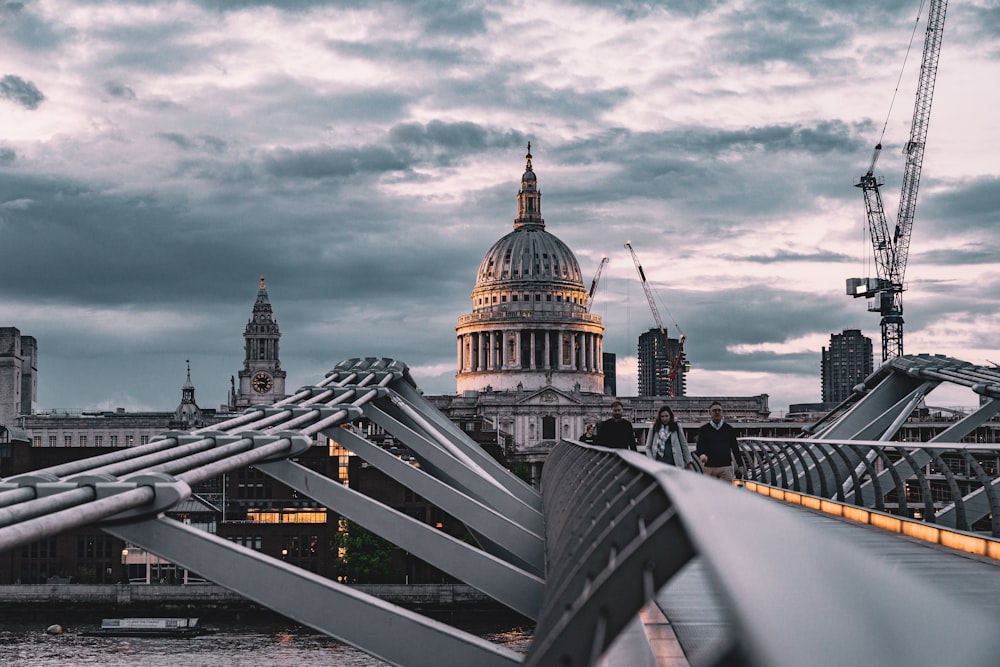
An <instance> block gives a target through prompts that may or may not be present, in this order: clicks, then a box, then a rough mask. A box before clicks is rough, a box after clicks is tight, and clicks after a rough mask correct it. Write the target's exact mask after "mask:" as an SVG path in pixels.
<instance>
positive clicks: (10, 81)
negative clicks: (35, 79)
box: [0, 74, 45, 109]
mask: <svg viewBox="0 0 1000 667" xmlns="http://www.w3.org/2000/svg"><path fill="white" fill-rule="evenodd" d="M0 99H5V100H11V101H12V102H16V103H17V104H20V105H21V106H22V107H24V108H25V109H37V108H38V105H39V104H41V103H42V101H43V100H44V99H45V95H44V94H42V91H40V90H38V87H37V86H36V85H35V84H34V83H32V82H31V81H25V80H24V79H22V78H21V77H19V76H17V75H14V74H7V75H5V76H4V77H3V78H2V79H0Z"/></svg>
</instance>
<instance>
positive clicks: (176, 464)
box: [0, 358, 545, 666]
mask: <svg viewBox="0 0 1000 667" xmlns="http://www.w3.org/2000/svg"><path fill="white" fill-rule="evenodd" d="M362 417H366V418H368V419H369V420H371V421H372V422H374V423H375V424H377V425H378V426H380V427H381V428H383V429H384V430H385V431H386V432H387V433H389V434H390V435H392V436H393V437H394V438H395V439H396V440H398V441H400V442H402V443H404V444H405V445H406V446H407V447H408V448H409V449H410V450H411V451H412V453H413V455H414V457H415V458H416V460H417V462H418V466H413V465H410V464H409V463H404V462H403V461H400V460H399V459H398V458H396V457H395V456H392V455H391V454H389V453H388V452H386V451H384V450H383V449H381V448H380V447H378V446H376V445H374V444H373V443H371V442H369V441H368V440H367V439H366V438H364V437H363V436H362V435H361V434H360V433H359V432H358V431H357V430H356V429H354V428H353V427H352V426H351V424H352V422H355V421H357V420H358V419H360V418H362ZM317 436H323V437H324V439H323V441H322V443H323V444H324V445H325V438H331V439H333V440H335V441H337V442H338V443H339V444H340V445H342V446H344V447H347V448H349V449H352V450H353V451H354V452H355V453H357V454H358V455H360V456H362V457H363V458H365V460H366V461H368V462H369V463H371V464H373V465H377V466H378V467H379V468H380V469H381V470H382V472H384V473H385V474H387V475H389V476H390V477H393V478H394V479H396V480H397V481H399V482H400V483H402V484H404V485H405V486H407V487H408V488H410V489H411V490H413V491H414V492H415V493H416V494H418V495H420V496H422V497H425V498H427V499H428V500H430V501H431V502H433V503H434V504H435V505H437V506H438V507H439V508H441V509H442V510H444V511H446V512H448V513H449V514H450V515H452V516H454V517H455V518H456V519H458V520H460V521H462V522H463V523H464V524H465V525H466V526H468V527H469V530H470V532H471V533H472V535H473V536H474V537H475V538H476V540H477V542H478V545H476V546H473V545H470V544H466V543H465V542H463V541H461V540H458V539H455V538H452V537H450V536H448V535H446V534H444V533H442V532H441V531H439V530H437V529H436V528H434V527H432V526H429V525H427V524H425V523H422V522H420V521H416V520H414V519H412V518H411V517H408V516H406V515H405V514H402V513H401V512H398V511H396V510H393V509H391V508H389V507H386V506H384V505H382V504H380V503H378V502H376V501H374V500H373V499H371V498H368V497H366V496H364V495H362V494H360V493H358V492H356V491H354V490H352V489H349V488H347V487H345V486H343V485H342V484H340V483H339V482H338V481H337V480H334V479H330V478H328V477H325V476H323V475H320V474H317V473H316V472H314V471H312V470H309V469H308V468H305V467H304V466H301V465H299V464H298V463H296V462H295V460H294V459H295V458H296V457H297V456H298V455H299V454H301V453H302V452H304V451H305V450H306V449H308V448H309V447H310V446H312V445H313V443H314V441H315V439H316V438H317ZM251 465H252V466H254V467H255V468H257V469H258V470H260V471H262V472H264V473H265V474H268V475H270V476H272V477H274V478H275V479H278V480H280V481H282V482H283V483H285V484H287V485H288V486H290V487H292V488H294V489H296V490H297V491H298V492H299V493H300V494H303V495H304V496H307V497H310V498H312V499H314V500H316V501H317V502H319V503H320V504H322V505H324V506H326V507H327V508H329V509H330V510H332V511H333V512H335V513H337V514H338V515H339V516H343V517H348V518H350V519H351V520H352V521H355V522H356V523H358V524H360V525H362V526H364V527H365V528H367V529H368V530H370V531H372V532H374V533H376V534H378V535H380V536H381V537H383V538H385V539H387V540H389V541H391V542H393V543H394V544H396V545H398V546H399V547H401V548H403V549H405V550H406V551H409V552H410V553H413V554H415V555H416V556H418V557H420V558H422V559H423V560H424V561H426V562H428V563H429V564H431V565H433V566H435V567H437V568H439V569H441V570H442V571H444V572H447V573H449V574H451V575H452V576H454V577H456V578H458V579H460V580H462V581H464V582H466V583H468V584H470V585H471V586H474V587H476V588H478V589H479V590H481V591H482V592H484V593H486V594H487V595H490V596H491V597H493V598H494V599H496V600H497V601H499V602H501V603H502V604H505V605H506V606H508V607H510V608H511V609H513V610H515V611H517V612H519V613H521V614H522V615H524V616H526V617H528V618H532V619H533V618H535V617H536V616H537V614H538V610H539V608H540V606H541V600H542V596H543V593H544V584H545V582H544V579H543V574H544V541H543V537H542V530H543V519H542V511H541V507H542V501H541V497H540V495H539V494H538V492H537V491H536V490H534V489H532V488H531V487H530V486H528V485H527V484H525V483H524V482H522V481H521V480H520V479H518V478H517V477H515V476H514V475H512V474H511V473H510V472H509V471H507V470H506V469H504V468H503V467H501V466H500V465H499V464H498V463H497V462H496V461H495V460H494V459H493V458H492V457H490V456H489V455H488V454H486V453H485V452H484V451H483V450H482V449H481V448H480V447H479V446H478V445H477V444H476V443H474V442H473V441H472V440H471V439H469V438H468V437H467V436H466V435H465V434H464V433H463V432H462V431H461V430H460V429H458V428H457V427H456V426H455V425H454V424H452V423H451V422H450V421H449V420H448V419H447V418H445V417H444V416H443V415H441V414H440V413H439V412H438V411H437V410H436V409H435V408H434V407H433V406H432V405H431V404H430V403H429V402H428V401H427V400H426V399H424V398H423V396H422V395H421V394H420V393H419V392H418V391H417V389H416V386H415V384H414V383H413V380H412V379H411V378H410V376H409V372H408V369H407V368H406V366H405V365H404V364H402V363H400V362H397V361H394V360H390V359H373V358H370V359H352V360H348V361H345V362H342V363H341V364H338V365H337V366H336V367H335V368H334V370H333V371H331V372H330V373H329V374H328V375H327V376H326V378H325V379H324V381H323V382H321V383H320V384H319V385H317V386H313V387H303V388H301V389H299V390H298V391H297V392H296V393H295V394H294V395H293V396H291V397H289V398H287V399H285V400H282V401H280V402H278V403H275V404H274V405H273V406H261V407H252V408H249V409H248V410H246V411H245V413H244V414H242V415H240V416H239V417H236V418H234V419H231V420H229V421H226V422H223V423H220V424H217V425H215V426H213V427H211V428H206V429H197V430H193V431H190V432H187V431H183V432H180V431H179V432H168V433H164V434H162V435H160V436H158V437H157V438H155V439H154V440H153V441H152V442H150V443H149V444H147V445H142V446H139V447H130V448H127V449H122V450H119V451H116V452H113V453H110V454H106V455H102V456H97V457H93V458H90V459H85V460H80V461H74V462H71V463H67V464H63V465H59V466H53V467H51V468H46V469H43V470H37V471H34V472H32V473H30V474H26V475H19V476H17V477H13V478H9V479H5V480H3V481H2V482H0V550H6V549H11V548H14V547H17V546H21V545H24V544H28V543H31V542H33V541H35V540H38V539H41V538H43V537H46V536H49V535H54V534H57V533H60V532H63V531H65V530H68V529H70V528H75V527H80V526H84V525H89V524H95V523H96V524H98V525H100V526H101V528H102V529H103V530H105V531H106V532H108V533H111V534H113V535H116V536H118V537H120V538H122V539H124V540H127V541H128V542H130V543H132V544H136V545H138V546H140V547H142V548H144V549H146V550H148V551H150V552H152V553H155V554H157V555H158V556H160V557H162V558H165V559H167V560H170V561H172V562H174V563H177V564H179V565H181V566H183V567H185V568H187V569H189V570H191V571H193V572H197V573H199V574H200V575H201V576H203V577H206V578H208V579H210V580H212V581H214V582H216V583H218V584H220V585H222V586H225V587H226V588H229V589H230V590H233V591H235V592H237V593H239V594H241V595H243V596H244V597H246V598H248V599H250V600H253V601H255V602H258V603H260V604H262V605H264V606H267V607H269V608H271V609H274V610H275V611H278V612H280V613H282V614H284V615H285V616H287V617H289V618H292V619H295V620H297V621H299V622H301V623H303V624H305V625H308V626H310V627H313V628H315V629H317V630H319V631H321V632H324V633H326V634H328V635H330V636H332V637H336V638H337V639H340V640H341V641H344V642H346V643H348V644H351V645H354V646H357V647H359V648H361V649H362V650H364V651H366V652H368V653H370V654H371V655H374V656H376V657H378V658H380V659H382V660H385V661H386V662H389V663H390V664H395V665H407V666H410V665H428V666H431V665H434V666H437V665H440V664H441V655H442V654H445V655H448V656H450V659H451V660H453V661H454V664H469V665H472V664H475V665H511V664H520V663H521V661H522V658H523V656H522V655H521V654H519V653H516V652H514V651H511V650H509V649H506V648H504V647H501V646H498V645H495V644H492V643H491V642H488V641H486V640H484V639H481V638H479V637H477V636H475V635H472V634H470V633H466V632H463V631H461V630H458V629H456V628H453V627H451V626H449V625H447V624H443V623H440V622H437V621H433V620H431V619H428V618H426V617H423V616H421V615H420V614H415V613H413V612H411V611H408V610H406V609H404V608H401V607H397V606H395V605H391V604H388V603H385V602H383V601H381V600H379V599H378V598H375V597H372V596H369V595H365V594H363V593H359V592H357V591H355V590H353V589H351V588H350V587H348V586H344V585H341V584H339V583H337V582H334V581H331V580H328V579H325V578H322V577H319V576H317V575H314V574H311V573H309V572H306V571H304V570H301V569H299V568H296V567H294V566H291V565H289V564H287V563H285V562H283V561H280V560H277V559H274V558H271V557H268V556H266V555H263V554H260V553H258V552H256V551H253V550H249V549H246V548H243V547H241V546H239V545H237V544H235V543H233V542H230V541H228V540H224V539H221V538H218V537H215V536H214V535H211V534H209V533H206V532H203V531H199V530H195V529H192V528H190V527H188V526H185V525H183V524H181V523H179V522H177V521H174V520H171V519H168V518H164V516H163V513H164V512H165V511H166V510H169V509H170V508H171V507H173V506H174V505H176V504H177V503H179V502H181V501H183V500H185V499H186V498H188V497H189V496H190V494H191V487H192V486H194V485H195V484H197V483H199V482H203V481H206V480H208V479H211V478H213V477H216V476H218V475H221V474H223V473H226V472H230V471H233V470H237V469H240V468H245V467H247V466H251ZM388 628H391V631H388V630H387V629H388Z"/></svg>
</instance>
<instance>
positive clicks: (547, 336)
mask: <svg viewBox="0 0 1000 667" xmlns="http://www.w3.org/2000/svg"><path fill="white" fill-rule="evenodd" d="M542 333H543V334H545V359H544V360H543V363H542V368H544V369H545V370H549V369H550V368H552V364H551V363H550V360H551V356H550V355H551V349H550V348H551V346H550V342H551V338H552V332H551V331H549V330H548V329H546V330H545V331H543V332H542Z"/></svg>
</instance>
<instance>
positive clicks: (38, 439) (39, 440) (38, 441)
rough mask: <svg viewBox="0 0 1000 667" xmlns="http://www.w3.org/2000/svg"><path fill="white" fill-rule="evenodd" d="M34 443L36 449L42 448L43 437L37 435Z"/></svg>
mask: <svg viewBox="0 0 1000 667" xmlns="http://www.w3.org/2000/svg"><path fill="white" fill-rule="evenodd" d="M32 442H33V443H34V446H35V447H41V446H42V436H40V435H36V436H35V438H34V440H33V441H32Z"/></svg>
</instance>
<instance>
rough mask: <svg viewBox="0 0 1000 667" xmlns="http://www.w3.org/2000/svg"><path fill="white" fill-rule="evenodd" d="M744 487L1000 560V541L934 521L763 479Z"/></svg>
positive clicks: (852, 519) (747, 482)
mask: <svg viewBox="0 0 1000 667" xmlns="http://www.w3.org/2000/svg"><path fill="white" fill-rule="evenodd" d="M743 487H744V488H746V489H747V490H749V491H754V492H755V493H759V494H760V495H762V496H768V497H769V498H774V499H776V500H783V501H784V502H786V503H791V504H793V505H801V506H802V507H806V508H808V509H813V510H818V511H820V512H825V513H826V514H831V515H833V516H838V517H841V518H844V519H848V520H850V521H854V522H857V523H863V524H867V525H869V526H872V527H874V528H879V529H881V530H886V531H889V532H890V533H897V534H899V535H906V536H907V537H912V538H914V539H918V540H922V541H924V542H930V543H932V544H940V545H941V546H944V547H948V548H949V549H955V550H957V551H964V552H966V553H970V554H975V555H977V556H984V557H986V558H992V559H994V560H1000V541H998V540H995V539H993V538H989V537H983V536H982V535H977V534H974V533H967V532H964V531H960V530H952V529H950V528H941V527H940V526H935V525H933V524H929V523H925V522H923V521H918V520H916V519H909V518H905V517H900V516H896V515H894V514H889V513H887V512H879V511H878V510H870V509H865V508H863V507H856V506H854V505H847V504H844V503H839V502H836V501H834V500H827V499H826V498H819V497H817V496H810V495H807V494H805V493H798V492H796V491H787V490H785V489H779V488H778V487H775V486H769V485H767V484H761V483H760V482H750V481H745V482H743Z"/></svg>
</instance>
